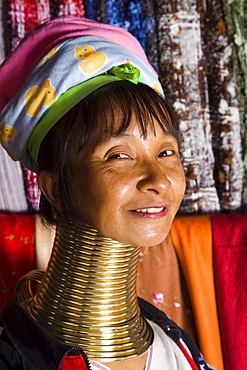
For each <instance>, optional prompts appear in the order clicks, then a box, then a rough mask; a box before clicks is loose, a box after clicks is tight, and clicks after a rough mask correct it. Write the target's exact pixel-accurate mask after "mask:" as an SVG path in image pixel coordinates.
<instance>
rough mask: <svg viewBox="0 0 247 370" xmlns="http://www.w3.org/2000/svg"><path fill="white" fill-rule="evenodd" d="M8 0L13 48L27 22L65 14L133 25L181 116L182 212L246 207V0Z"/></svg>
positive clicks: (34, 192)
mask: <svg viewBox="0 0 247 370" xmlns="http://www.w3.org/2000/svg"><path fill="white" fill-rule="evenodd" d="M6 4H7V8H6V9H5V12H4V14H5V18H6V25H7V28H8V29H7V32H6V34H7V36H8V39H6V45H9V50H8V51H10V50H13V49H14V48H15V47H16V45H17V44H18V43H19V41H20V39H21V38H22V37H23V36H24V35H25V34H26V33H27V32H28V31H29V30H30V29H32V28H33V27H35V26H36V25H38V24H40V23H42V22H44V21H46V20H48V19H53V18H56V17H58V16H61V15H69V14H70V15H76V16H78V17H84V16H85V17H87V18H90V19H94V20H97V21H100V22H103V23H109V24H113V25H117V26H121V27H123V28H125V29H126V30H128V31H129V32H131V33H132V34H133V35H134V36H135V37H136V38H137V39H138V40H139V42H140V43H141V44H142V46H143V48H144V49H145V51H146V53H147V56H148V58H149V61H150V63H151V64H152V65H153V67H154V68H155V70H156V71H157V72H158V74H159V76H160V80H161V82H162V85H163V88H164V91H165V94H166V98H167V100H168V101H169V102H170V104H171V105H172V106H173V108H174V110H175V113H176V115H177V117H178V119H179V122H180V129H181V133H182V142H181V158H182V162H183V165H184V169H185V174H186V182H187V189H186V193H185V196H184V199H183V202H182V205H181V208H180V213H181V214H210V213H218V212H222V213H229V212H239V211H240V212H245V209H246V204H247V187H246V181H245V179H246V178H247V158H246V153H245V148H246V144H247V142H246V128H247V122H246V109H247V108H246V107H247V105H246V95H247V66H246V60H247V57H246V54H247V46H246V30H247V22H246V21H245V19H246V13H247V6H246V3H245V2H244V0H213V1H212V0H210V1H209V0H205V1H202V0H177V1H176V2H174V1H170V0H169V1H168V0H133V1H129V0H128V1H127V0H84V2H83V1H82V0H50V1H49V0H6ZM84 7H85V9H84ZM23 171H24V183H25V185H26V198H27V202H28V204H29V208H30V209H31V210H35V211H37V209H38V200H39V191H38V188H37V178H36V175H35V174H33V173H31V172H30V171H27V170H26V169H23ZM0 209H1V204H0Z"/></svg>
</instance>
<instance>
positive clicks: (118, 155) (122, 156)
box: [108, 153, 130, 160]
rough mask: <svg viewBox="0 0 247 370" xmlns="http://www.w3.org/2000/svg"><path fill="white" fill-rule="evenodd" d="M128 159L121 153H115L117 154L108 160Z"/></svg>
mask: <svg viewBox="0 0 247 370" xmlns="http://www.w3.org/2000/svg"><path fill="white" fill-rule="evenodd" d="M128 158H130V157H129V156H128V155H127V154H123V153H117V154H113V155H111V156H110V157H109V158H108V160H111V159H128Z"/></svg>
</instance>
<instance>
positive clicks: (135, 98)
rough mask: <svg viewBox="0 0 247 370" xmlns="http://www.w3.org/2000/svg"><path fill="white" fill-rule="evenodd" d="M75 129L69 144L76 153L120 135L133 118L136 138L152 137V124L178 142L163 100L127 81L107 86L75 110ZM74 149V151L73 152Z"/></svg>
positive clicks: (90, 96) (148, 90)
mask: <svg viewBox="0 0 247 370" xmlns="http://www.w3.org/2000/svg"><path fill="white" fill-rule="evenodd" d="M73 109H76V111H77V114H76V119H75V121H76V122H77V125H76V126H77V129H76V135H75V136H74V140H73V142H74V143H75V142H76V143H77V145H75V147H77V150H78V151H81V150H83V148H84V147H85V146H86V145H88V144H92V145H93V144H94V145H97V144H98V143H99V142H102V141H105V140H107V139H109V138H111V137H117V136H120V135H121V134H124V133H125V132H126V131H127V130H128V129H129V127H130V126H131V123H132V120H133V118H134V119H135V122H136V123H137V124H138V125H139V129H140V134H141V136H142V137H144V138H146V136H147V132H148V130H150V129H151V130H152V131H153V132H154V134H155V123H158V124H159V126H160V127H161V129H162V130H163V131H164V132H165V133H166V134H168V135H172V136H174V137H175V138H176V139H177V141H179V134H178V133H179V130H178V125H177V122H176V120H175V118H174V117H173V114H172V112H171V110H170V108H169V106H168V105H167V104H166V102H165V100H164V99H163V98H162V97H161V96H160V95H158V94H157V92H156V91H155V90H153V89H151V88H150V87H148V86H146V85H143V84H141V83H140V84H137V85H135V84H133V83H132V82H129V81H117V82H112V83H109V84H107V85H105V86H103V87H101V88H99V89H98V90H96V91H95V92H93V93H92V94H90V95H89V96H88V97H86V98H85V99H83V100H82V101H81V102H80V103H78V104H77V106H76V107H74V108H73ZM75 147H74V149H75Z"/></svg>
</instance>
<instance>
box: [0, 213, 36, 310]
mask: <svg viewBox="0 0 247 370" xmlns="http://www.w3.org/2000/svg"><path fill="white" fill-rule="evenodd" d="M0 223H1V229H0V272H1V273H0V314H1V312H2V311H3V310H4V308H6V307H7V305H8V304H9V302H10V300H11V299H12V298H13V297H14V288H15V285H16V283H17V281H18V280H19V279H20V278H21V277H22V276H24V275H25V274H27V273H28V272H29V271H31V270H33V269H34V268H35V250H34V230H35V221H34V216H26V215H17V214H0Z"/></svg>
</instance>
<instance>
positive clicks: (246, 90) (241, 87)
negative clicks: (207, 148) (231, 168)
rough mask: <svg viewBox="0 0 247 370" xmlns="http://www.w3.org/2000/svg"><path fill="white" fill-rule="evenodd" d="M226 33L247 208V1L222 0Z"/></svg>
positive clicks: (244, 206)
mask: <svg viewBox="0 0 247 370" xmlns="http://www.w3.org/2000/svg"><path fill="white" fill-rule="evenodd" d="M223 7H224V15H225V22H226V26H227V34H228V39H229V43H230V45H231V49H232V58H231V59H232V73H233V78H234V82H235V87H236V91H237V99H238V102H239V107H240V119H241V125H242V127H243V136H244V138H243V142H244V148H245V150H244V153H243V155H244V190H243V200H242V202H243V207H242V209H243V210H244V211H246V209H247V151H246V148H247V2H246V1H244V0H240V1H239V0H232V1H230V0H224V1H223Z"/></svg>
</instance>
